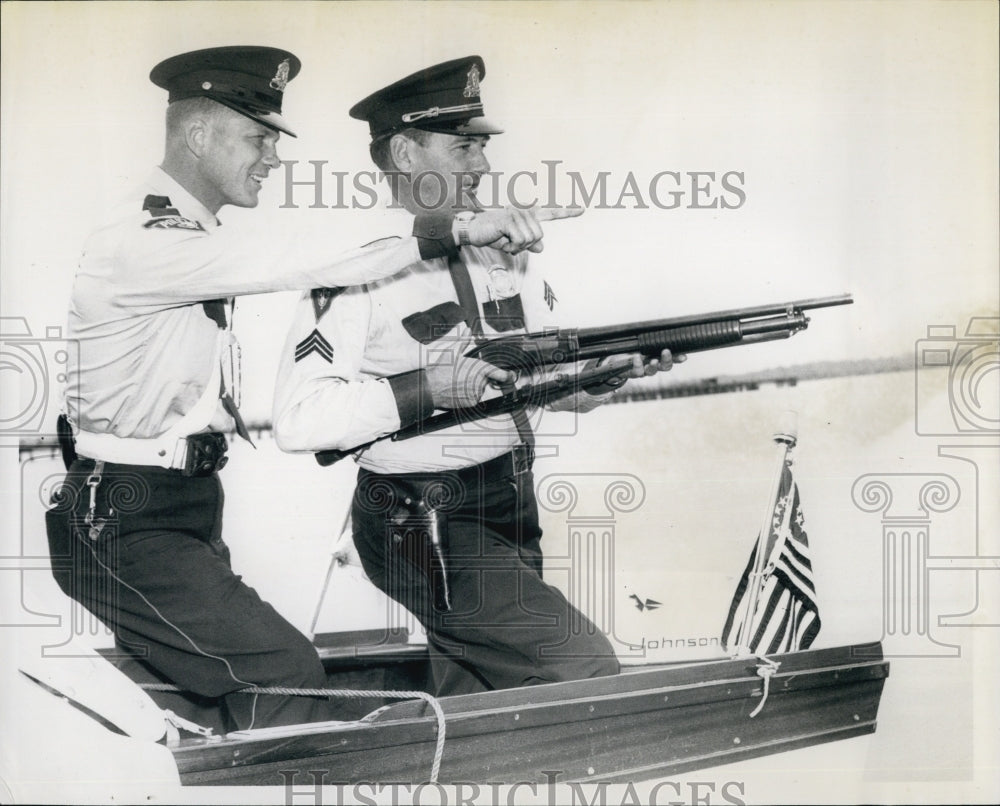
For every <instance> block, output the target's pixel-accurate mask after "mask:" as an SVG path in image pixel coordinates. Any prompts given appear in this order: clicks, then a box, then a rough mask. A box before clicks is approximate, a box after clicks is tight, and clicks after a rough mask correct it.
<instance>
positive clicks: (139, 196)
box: [66, 169, 420, 438]
mask: <svg viewBox="0 0 1000 806" xmlns="http://www.w3.org/2000/svg"><path fill="white" fill-rule="evenodd" d="M148 196H154V197H161V198H160V202H161V203H164V204H165V203H166V200H167V199H169V205H168V208H169V209H166V210H164V209H163V208H161V209H159V211H156V212H155V215H154V211H152V210H144V209H143V207H144V202H145V201H146V199H147V197H148ZM147 206H148V205H147ZM175 211H176V214H174V213H175ZM407 220H408V222H409V224H410V225H412V223H413V218H412V216H411V217H409V219H407ZM400 223H401V224H405V220H404V219H402V218H400ZM406 234H407V235H408V234H409V232H408V231H407V233H406ZM332 237H336V236H335V235H334V236H331V234H330V233H329V232H328V228H327V230H312V231H310V232H309V233H308V234H304V233H302V232H301V231H298V232H296V231H289V230H287V229H285V230H281V231H268V232H266V233H262V234H261V236H260V237H259V238H247V237H246V233H245V232H239V231H232V232H229V231H227V230H226V228H225V227H220V226H219V222H218V221H217V219H216V217H215V216H214V215H212V214H211V213H210V212H209V211H208V210H207V209H206V208H205V207H204V206H203V205H202V204H201V203H200V202H199V201H198V200H197V199H195V198H194V197H193V196H191V194H189V193H188V192H187V191H186V190H185V189H184V188H183V187H181V185H179V184H178V183H177V182H176V181H174V180H173V179H172V178H171V177H170V176H168V175H167V174H166V173H165V172H164V171H162V170H160V169H157V170H156V171H154V173H153V175H152V176H151V177H150V178H149V180H148V181H147V182H146V184H145V185H144V186H142V187H140V188H138V189H137V190H136V191H135V192H134V193H133V194H131V195H130V196H129V197H128V198H127V199H125V200H124V201H123V202H121V203H120V204H119V205H118V206H117V207H116V208H115V209H114V210H113V211H112V213H111V215H110V216H109V217H108V219H107V223H106V224H105V225H103V226H102V227H100V228H99V229H97V230H96V231H95V232H94V233H92V234H91V236H90V237H89V238H88V240H87V242H86V244H85V246H84V250H83V255H82V257H81V259H80V264H79V270H78V272H77V275H76V280H75V283H74V287H73V294H72V300H71V304H70V312H69V328H68V336H69V338H70V339H76V340H77V341H78V344H79V350H78V353H79V365H78V366H70V367H68V382H67V389H66V400H67V413H68V415H69V417H70V420H71V421H72V422H73V423H74V424H75V425H76V426H78V427H80V428H83V429H85V430H87V431H92V432H97V433H110V434H114V435H115V436H118V437H138V438H151V437H155V436H157V435H159V434H162V433H163V432H165V431H166V430H167V429H168V428H170V426H171V425H173V424H174V423H175V422H176V421H177V420H178V419H179V418H180V417H181V416H182V415H183V414H184V413H185V412H187V411H188V410H189V409H190V408H191V407H192V406H193V405H194V403H195V402H196V401H197V400H198V399H199V398H200V397H201V394H202V391H203V390H204V388H205V385H206V384H207V382H208V380H209V377H210V375H211V373H212V369H213V366H212V365H213V361H214V360H215V359H214V353H215V344H216V340H217V338H218V325H217V324H216V323H215V322H214V321H213V320H211V319H210V318H209V317H208V316H207V315H206V314H205V311H204V309H203V307H202V305H201V302H202V301H204V300H214V299H220V298H221V299H225V298H229V297H232V296H234V295H238V294H256V293H262V292H268V291H285V290H295V289H306V288H313V287H316V286H330V285H339V286H345V285H352V284H357V283H363V282H367V281H369V280H373V279H378V278H380V277H385V276H387V275H390V274H392V273H393V272H395V271H398V270H399V269H400V268H402V267H403V266H405V265H407V264H409V263H412V262H413V261H414V260H418V259H419V257H420V251H419V248H418V243H417V239H416V238H413V237H405V238H399V239H394V240H392V241H389V242H385V243H382V244H379V245H376V246H373V247H371V248H365V249H358V250H354V251H353V252H349V253H346V254H343V253H339V248H338V246H337V245H336V244H335V243H334V242H332ZM210 427H212V428H216V429H228V428H231V427H232V419H231V418H230V417H229V415H228V414H226V413H225V411H224V410H222V408H221V407H220V408H219V409H218V411H217V412H216V414H215V416H214V418H213V420H212V422H211V424H210Z"/></svg>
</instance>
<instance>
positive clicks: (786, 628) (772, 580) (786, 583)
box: [722, 461, 820, 655]
mask: <svg viewBox="0 0 1000 806" xmlns="http://www.w3.org/2000/svg"><path fill="white" fill-rule="evenodd" d="M804 526H805V524H804V521H803V517H802V508H801V506H800V502H799V488H798V485H797V484H796V483H795V480H794V479H793V478H792V470H791V462H789V461H786V462H785V464H784V467H783V468H782V471H781V483H780V485H779V487H778V496H777V499H776V501H775V506H774V512H773V514H772V518H771V528H770V532H769V534H768V536H767V544H766V546H765V549H764V551H765V554H764V556H765V558H766V560H765V563H764V567H763V569H762V572H761V575H760V577H759V578H758V579H757V581H756V582H757V590H758V593H757V599H756V604H755V605H754V604H752V603H751V601H750V599H751V598H752V595H753V587H752V585H753V581H752V577H753V575H754V574H753V571H754V565H755V563H756V561H757V552H758V550H760V547H761V542H762V541H761V540H759V539H758V540H757V543H756V545H755V546H754V547H753V551H752V552H751V553H750V562H749V563H747V567H746V570H745V571H744V572H743V576H742V577H741V578H740V583H739V585H738V586H737V588H736V594H735V596H733V602H732V604H731V605H730V606H729V615H728V617H727V618H726V626H725V627H723V628H722V645H723V646H724V647H725V648H726V649H727V650H729V651H733V652H736V651H739V650H748V651H750V652H752V653H759V654H764V655H771V654H775V653H782V652H795V651H797V650H800V649H808V648H809V646H810V644H812V642H813V640H815V638H816V634H817V633H818V632H819V628H820V619H819V608H818V607H817V604H816V588H815V586H814V584H813V575H812V562H811V561H810V559H809V540H808V538H807V537H806V533H805V528H804ZM750 607H753V614H752V615H751V617H750V623H749V624H748V625H747V627H746V628H744V629H743V635H742V640H741V635H740V631H741V628H742V626H743V622H744V621H745V620H746V618H747V610H748V609H749V608H750Z"/></svg>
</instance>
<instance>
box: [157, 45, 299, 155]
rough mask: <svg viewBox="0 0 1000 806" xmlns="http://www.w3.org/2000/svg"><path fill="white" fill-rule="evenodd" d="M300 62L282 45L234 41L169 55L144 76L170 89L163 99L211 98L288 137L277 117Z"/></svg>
mask: <svg viewBox="0 0 1000 806" xmlns="http://www.w3.org/2000/svg"><path fill="white" fill-rule="evenodd" d="M301 67H302V63H301V62H300V61H299V60H298V59H297V58H296V57H295V56H294V55H293V54H291V53H289V52H288V51H286V50H280V49H278V48H268V47H260V46H255V45H234V46H230V47H222V48H206V49H205V50H196V51H192V52H191V53H182V54H180V55H179V56H171V57H170V58H169V59H166V60H164V61H162V62H160V63H159V64H158V65H156V67H154V68H153V70H152V72H151V73H150V74H149V79H150V81H152V82H153V83H154V84H156V86H158V87H163V89H165V90H167V91H168V92H169V93H170V95H169V98H168V102H169V103H173V102H174V101H182V100H184V99H185V98H211V99H212V100H213V101H218V102H219V103H220V104H225V105H226V106H228V107H229V108H230V109H235V110H236V111H237V112H239V113H240V114H242V115H246V116H247V117H248V118H252V119H253V120H256V121H258V122H259V123H263V124H264V125H265V126H268V127H269V128H272V129H276V130H277V131H279V132H284V133H285V134H288V135H291V136H292V137H294V136H295V132H293V131H292V130H291V129H290V128H288V124H287V123H286V122H285V120H284V118H282V117H281V101H282V98H283V96H284V94H285V87H286V86H287V84H288V82H289V81H291V80H292V79H293V78H295V76H296V75H298V72H299V70H300V69H301Z"/></svg>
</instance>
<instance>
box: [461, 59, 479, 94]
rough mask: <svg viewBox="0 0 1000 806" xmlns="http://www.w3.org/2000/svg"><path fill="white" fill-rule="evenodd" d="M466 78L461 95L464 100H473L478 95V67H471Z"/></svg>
mask: <svg viewBox="0 0 1000 806" xmlns="http://www.w3.org/2000/svg"><path fill="white" fill-rule="evenodd" d="M466 78H467V81H466V82H465V90H463V92H462V95H464V96H465V97H466V98H473V97H475V96H477V95H479V65H476V64H474V65H472V69H471V70H469V73H468V75H467V77H466Z"/></svg>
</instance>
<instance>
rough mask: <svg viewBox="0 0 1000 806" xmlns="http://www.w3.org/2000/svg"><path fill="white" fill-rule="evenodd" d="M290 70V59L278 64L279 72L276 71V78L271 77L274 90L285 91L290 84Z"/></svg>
mask: <svg viewBox="0 0 1000 806" xmlns="http://www.w3.org/2000/svg"><path fill="white" fill-rule="evenodd" d="M288 71H289V66H288V59H285V60H284V61H283V62H282V63H281V64H279V65H278V72H277V73H275V74H274V78H272V79H271V89H272V90H277V91H278V92H284V91H285V87H287V86H288Z"/></svg>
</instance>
